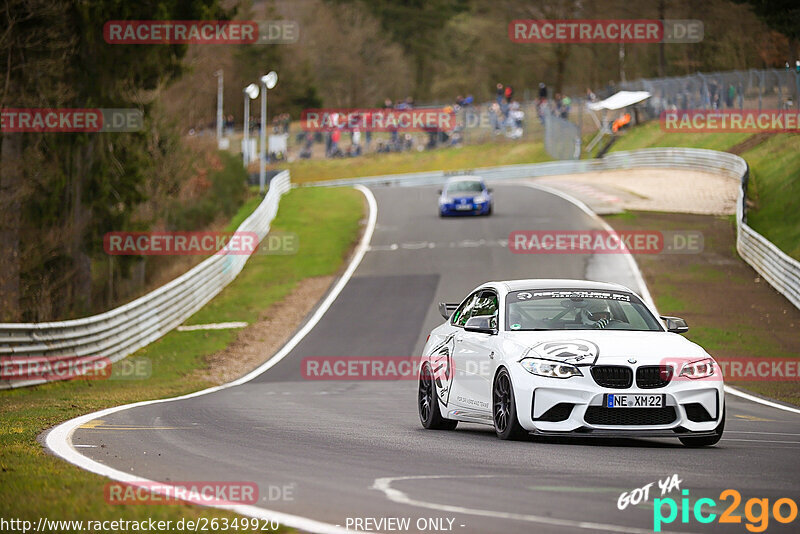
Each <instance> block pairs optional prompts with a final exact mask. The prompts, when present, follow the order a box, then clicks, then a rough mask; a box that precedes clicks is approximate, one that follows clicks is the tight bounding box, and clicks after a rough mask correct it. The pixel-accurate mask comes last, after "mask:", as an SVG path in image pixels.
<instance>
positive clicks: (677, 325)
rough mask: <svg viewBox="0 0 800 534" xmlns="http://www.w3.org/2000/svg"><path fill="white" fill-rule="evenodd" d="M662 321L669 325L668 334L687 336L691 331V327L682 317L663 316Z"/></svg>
mask: <svg viewBox="0 0 800 534" xmlns="http://www.w3.org/2000/svg"><path fill="white" fill-rule="evenodd" d="M661 320H662V321H664V324H666V325H667V332H672V333H674V334H685V333H686V332H688V331H689V325H688V324H686V321H685V320H683V319H681V318H680V317H665V316H662V317H661Z"/></svg>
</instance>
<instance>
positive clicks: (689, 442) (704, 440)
mask: <svg viewBox="0 0 800 534" xmlns="http://www.w3.org/2000/svg"><path fill="white" fill-rule="evenodd" d="M724 430H725V410H724V409H723V410H722V421H720V422H719V425H717V428H715V429H714V435H713V436H703V437H697V438H693V437H691V436H689V437H686V438H678V439H679V440H681V443H683V444H684V445H685V446H687V447H693V448H695V447H710V446H711V445H716V444H717V443H719V440H721V439H722V432H723V431H724Z"/></svg>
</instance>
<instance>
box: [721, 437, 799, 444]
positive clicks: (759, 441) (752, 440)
mask: <svg viewBox="0 0 800 534" xmlns="http://www.w3.org/2000/svg"><path fill="white" fill-rule="evenodd" d="M722 441H749V442H752V443H791V444H792V445H800V441H777V440H771V439H742V438H722Z"/></svg>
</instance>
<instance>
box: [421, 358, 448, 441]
mask: <svg viewBox="0 0 800 534" xmlns="http://www.w3.org/2000/svg"><path fill="white" fill-rule="evenodd" d="M417 410H418V411H419V420H420V422H421V423H422V426H424V427H425V428H427V429H428V430H453V429H454V428H455V427H456V426H457V425H458V421H453V420H452V419H445V418H444V417H442V412H441V411H440V410H439V399H438V398H437V397H436V392H435V391H434V386H433V374H432V373H431V366H430V365H429V364H427V363H426V364H424V365H423V366H422V369H420V372H419V387H418V388H417Z"/></svg>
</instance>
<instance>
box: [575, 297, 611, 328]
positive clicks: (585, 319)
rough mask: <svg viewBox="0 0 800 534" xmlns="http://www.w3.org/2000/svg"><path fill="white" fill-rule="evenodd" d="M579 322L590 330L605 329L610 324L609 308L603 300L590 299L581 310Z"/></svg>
mask: <svg viewBox="0 0 800 534" xmlns="http://www.w3.org/2000/svg"><path fill="white" fill-rule="evenodd" d="M582 311H583V313H582V317H581V322H582V323H583V324H584V325H586V326H589V327H592V328H605V327H606V326H608V324H609V323H610V322H611V308H609V306H608V302H606V301H605V300H599V299H592V300H590V301H589V304H587V306H586V307H585V308H583V310H582Z"/></svg>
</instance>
